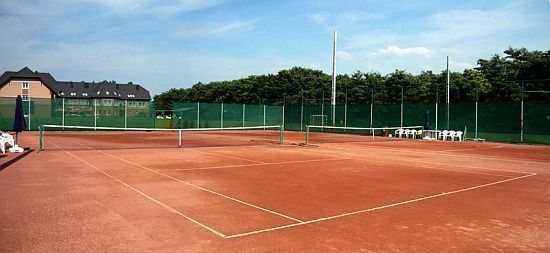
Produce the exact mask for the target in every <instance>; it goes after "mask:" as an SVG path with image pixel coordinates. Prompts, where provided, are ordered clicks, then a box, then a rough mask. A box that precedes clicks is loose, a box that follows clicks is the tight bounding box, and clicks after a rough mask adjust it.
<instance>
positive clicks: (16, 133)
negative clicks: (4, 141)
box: [15, 132, 19, 146]
mask: <svg viewBox="0 0 550 253" xmlns="http://www.w3.org/2000/svg"><path fill="white" fill-rule="evenodd" d="M15 146H19V132H15Z"/></svg>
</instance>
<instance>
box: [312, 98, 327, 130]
mask: <svg viewBox="0 0 550 253" xmlns="http://www.w3.org/2000/svg"><path fill="white" fill-rule="evenodd" d="M322 98H323V100H322V102H321V126H324V125H325V121H324V118H325V116H324V115H325V92H324V91H323V97H322ZM310 124H311V122H310Z"/></svg>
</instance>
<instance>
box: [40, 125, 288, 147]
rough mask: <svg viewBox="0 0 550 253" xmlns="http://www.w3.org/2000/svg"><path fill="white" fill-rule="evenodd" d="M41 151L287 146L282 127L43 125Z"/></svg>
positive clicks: (41, 127) (41, 128)
mask: <svg viewBox="0 0 550 253" xmlns="http://www.w3.org/2000/svg"><path fill="white" fill-rule="evenodd" d="M39 136H40V150H46V149H47V150H89V149H97V150H110V149H151V148H177V147H184V148H188V147H219V146H246V145H269V144H281V143H283V131H282V127H281V126H275V125H273V126H251V127H228V128H192V129H162V128H116V127H86V126H61V125H42V126H40V135H39Z"/></svg>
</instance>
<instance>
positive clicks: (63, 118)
mask: <svg viewBox="0 0 550 253" xmlns="http://www.w3.org/2000/svg"><path fill="white" fill-rule="evenodd" d="M61 125H62V126H65V98H61ZM63 130H65V128H63Z"/></svg>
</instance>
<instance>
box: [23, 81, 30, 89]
mask: <svg viewBox="0 0 550 253" xmlns="http://www.w3.org/2000/svg"><path fill="white" fill-rule="evenodd" d="M21 88H22V89H25V90H28V89H29V83H27V82H24V83H21Z"/></svg>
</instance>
